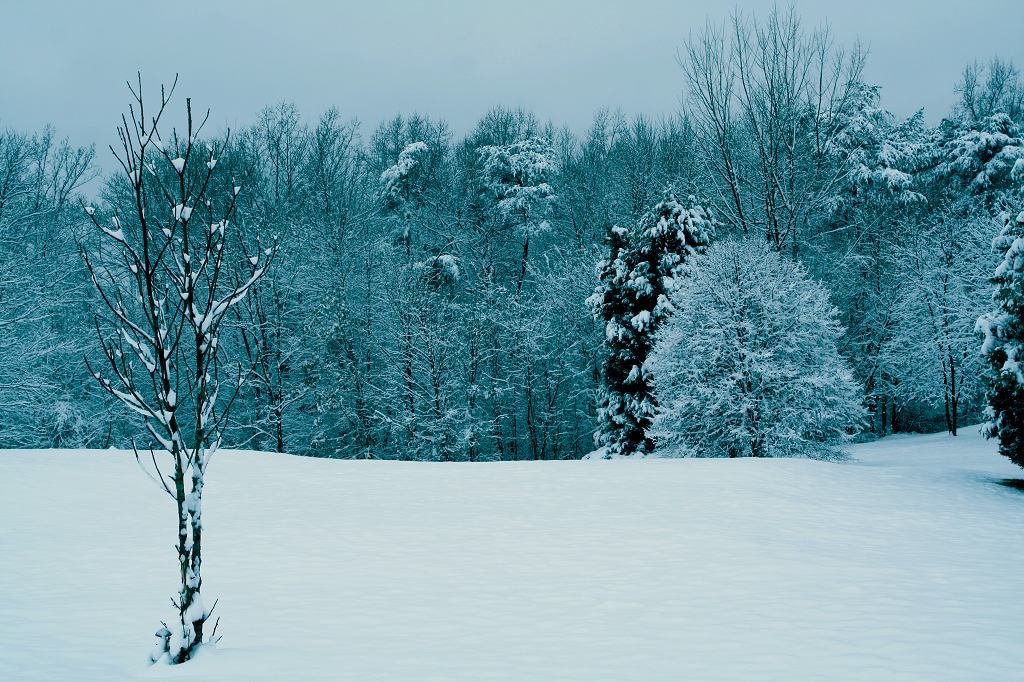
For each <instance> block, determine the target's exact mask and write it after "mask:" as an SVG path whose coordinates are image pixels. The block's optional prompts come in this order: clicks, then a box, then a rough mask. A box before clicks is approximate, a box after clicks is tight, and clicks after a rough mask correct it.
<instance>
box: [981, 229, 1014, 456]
mask: <svg viewBox="0 0 1024 682" xmlns="http://www.w3.org/2000/svg"><path fill="white" fill-rule="evenodd" d="M992 248H993V249H994V250H995V251H996V252H997V253H999V254H1000V255H1001V257H1002V258H1001V260H1000V263H999V265H998V267H997V268H996V271H995V276H994V277H993V278H992V279H993V282H994V283H995V285H996V292H995V295H994V299H995V304H996V309H995V310H994V311H993V312H990V313H987V314H985V315H983V316H982V317H981V318H979V319H978V329H979V330H980V331H981V332H982V333H983V334H984V342H983V344H982V348H981V352H982V355H984V356H985V359H986V360H987V361H988V365H989V377H988V404H989V408H988V415H989V417H990V419H991V421H990V422H989V423H988V425H987V429H986V431H987V433H988V435H990V436H995V437H997V438H998V439H999V451H1000V452H1001V453H1002V454H1004V455H1006V456H1007V457H1009V458H1010V459H1011V460H1012V461H1013V462H1014V463H1016V464H1018V465H1020V466H1022V467H1024V366H1022V363H1024V210H1022V211H1020V212H1019V213H1008V214H1006V215H1005V216H1004V225H1003V229H1002V231H1001V232H1000V233H999V236H998V237H997V238H996V239H995V240H994V241H993V242H992Z"/></svg>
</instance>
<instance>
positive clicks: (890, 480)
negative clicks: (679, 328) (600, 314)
mask: <svg viewBox="0 0 1024 682" xmlns="http://www.w3.org/2000/svg"><path fill="white" fill-rule="evenodd" d="M853 453H854V456H855V459H854V460H853V461H850V462H846V463H825V462H814V461H805V460H759V461H754V460H738V461H728V460H648V461H612V462H607V461H588V462H541V463H527V462H524V463H494V464H421V463H401V462H362V461H359V462H349V461H329V460H315V459H302V458H296V457H289V456H283V455H270V454H249V453H221V454H219V455H218V458H219V459H218V460H216V461H215V462H214V463H213V465H212V466H211V468H210V475H209V479H208V483H207V502H206V506H205V511H204V518H205V520H206V522H207V533H206V536H205V537H206V550H207V556H206V562H205V565H204V571H205V584H204V593H205V594H206V595H208V597H207V598H208V600H210V599H212V598H213V597H219V598H220V605H219V606H218V607H217V613H219V614H220V616H221V617H222V622H221V626H220V632H221V633H222V634H223V635H224V639H223V640H222V642H221V644H220V647H219V648H218V649H216V650H211V651H208V652H206V653H205V654H204V655H203V656H201V657H200V658H199V659H197V660H196V661H193V662H191V663H189V664H187V665H185V666H182V667H179V668H168V667H158V668H147V667H146V666H145V665H144V661H145V657H146V654H147V653H148V651H149V647H150V646H151V644H152V638H151V637H150V634H151V633H152V632H153V631H154V630H155V629H156V628H157V626H158V619H159V618H161V617H163V618H168V617H170V616H171V615H172V612H171V607H170V602H169V598H170V596H171V595H172V594H173V593H174V591H175V584H176V583H175V574H174V571H175V560H174V552H173V549H172V543H173V540H174V538H173V533H174V511H173V507H172V505H171V501H170V499H169V498H166V497H164V496H162V495H161V494H159V493H158V491H157V490H156V488H155V487H154V486H153V484H152V483H151V482H149V481H148V480H147V479H145V478H144V476H143V474H142V473H141V472H140V471H139V470H138V469H137V467H136V464H135V462H134V460H133V459H132V458H131V456H129V455H126V454H125V453H122V452H106V451H104V452H100V451H35V452H14V451H4V452H0V514H2V518H3V524H2V526H0V679H2V680H22V679H38V680H100V679H103V680H106V679H112V680H113V679H116V680H122V679H124V680H130V679H142V680H151V679H163V678H166V677H170V678H183V679H189V680H307V679H343V680H360V681H368V680H474V681H475V680H588V681H589V680H683V679H687V680H740V679H743V680H819V679H820V680H899V679H908V680H1013V679H1022V677H1024V641H1022V639H1021V633H1024V539H1022V530H1024V493H1022V492H1019V491H1017V490H1014V489H1011V488H1008V487H1005V486H1002V485H1000V484H998V483H997V482H996V481H997V480H998V479H1001V478H1004V477H1010V476H1024V471H1020V470H1017V469H1015V468H1014V467H1013V466H1012V465H1010V464H1009V463H1008V462H1005V461H1004V460H1003V459H1002V458H1000V457H998V456H997V455H996V454H994V446H993V444H991V443H986V442H984V441H982V440H981V439H980V437H978V436H977V435H976V433H975V431H974V430H965V432H964V435H961V436H960V437H959V438H956V439H953V438H950V437H947V436H923V437H902V438H890V439H886V440H884V441H881V442H879V443H875V444H870V445H863V446H857V447H855V448H854V449H853Z"/></svg>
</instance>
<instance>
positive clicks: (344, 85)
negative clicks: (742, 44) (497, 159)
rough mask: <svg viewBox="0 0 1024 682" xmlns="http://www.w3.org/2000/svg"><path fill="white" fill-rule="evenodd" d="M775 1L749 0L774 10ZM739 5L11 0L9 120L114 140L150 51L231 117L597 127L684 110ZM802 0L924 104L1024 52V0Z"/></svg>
mask: <svg viewBox="0 0 1024 682" xmlns="http://www.w3.org/2000/svg"><path fill="white" fill-rule="evenodd" d="M770 4H771V2H770V1H761V0H751V1H743V2H739V3H738V4H737V5H736V6H739V7H740V8H742V9H743V10H744V11H749V12H754V13H758V14H762V15H763V14H764V12H765V11H766V9H767V8H768V7H769V6H770ZM732 6H733V5H730V4H727V3H716V2H710V1H707V0H705V1H703V2H694V1H692V0H678V1H675V2H673V1H671V0H629V1H628V2H603V1H601V0H591V1H590V2H585V1H575V0H573V1H571V2H570V1H566V2H558V1H557V0H548V1H547V2H543V1H538V0H519V1H518V2H513V1H506V2H484V1H483V0H476V1H473V0H466V1H454V0H453V1H450V2H444V1H440V0H439V1H436V2H413V1H411V0H410V1H406V2H402V1H399V0H390V1H385V0H371V1H369V2H360V3H356V2H343V1H338V2H328V1H326V0H324V1H322V2H302V1H300V0H292V1H291V2H264V1H257V0H222V1H215V0H207V1H206V2H201V1H193V0H173V1H170V2H151V1H149V0H134V1H132V2H114V1H106V0H91V1H88V2H84V1H83V2H78V1H76V2H71V1H70V0H69V1H67V2H56V1H50V2H47V1H46V0H36V1H28V0H24V1H17V0H0V9H2V11H0V127H13V128H17V129H22V130H31V129H38V128H39V127H41V126H42V125H43V124H44V123H52V124H54V125H55V126H56V127H57V129H58V131H59V132H60V133H61V134H64V135H68V136H69V137H70V138H71V139H72V141H73V142H76V143H89V142H97V143H98V147H99V148H100V149H101V150H102V149H105V147H106V145H107V144H108V143H110V142H111V141H113V139H114V138H113V130H114V125H115V123H116V122H117V117H118V114H119V112H120V111H122V109H123V108H124V107H125V106H126V104H127V101H128V99H127V95H128V93H127V90H126V89H125V86H124V80H125V79H126V78H128V77H134V73H135V71H136V69H141V71H142V74H143V78H144V83H145V84H150V85H156V84H157V83H159V82H160V81H162V80H163V81H169V80H170V79H172V78H173V76H174V73H175V72H179V73H180V74H181V80H180V85H179V94H181V95H189V96H191V97H192V98H193V102H194V103H195V104H196V105H198V106H202V107H204V108H205V107H210V108H212V110H213V113H212V121H213V123H214V124H215V125H216V126H217V127H218V128H220V127H223V126H224V125H230V126H232V127H237V126H238V125H240V124H246V123H249V122H251V121H252V119H253V118H254V116H255V113H256V112H257V111H258V110H259V109H260V108H262V107H263V106H265V105H267V104H271V103H274V102H279V101H281V100H290V101H294V102H295V103H296V104H297V105H298V106H299V108H300V110H301V111H302V112H303V114H304V115H305V116H306V117H307V118H308V119H312V118H314V117H315V116H317V115H318V114H319V113H320V112H321V111H323V110H324V109H325V108H327V107H329V106H332V105H333V106H337V107H338V108H339V109H340V110H341V111H342V113H343V114H344V115H345V116H346V117H351V116H355V117H358V118H359V119H360V120H361V121H362V122H363V126H364V132H369V131H370V130H372V128H373V127H374V126H375V125H376V124H377V123H378V122H379V121H381V120H382V119H384V118H387V117H390V116H393V115H395V114H398V113H409V112H412V111H419V112H422V113H426V114H430V115H431V116H435V117H440V118H444V119H446V120H448V121H449V123H451V125H452V127H453V129H454V131H455V132H456V133H463V132H466V131H468V130H469V129H470V128H471V127H472V125H473V123H474V122H475V121H476V120H477V119H478V118H479V117H480V115H481V114H483V113H484V112H485V111H486V110H487V109H488V108H490V107H491V106H493V105H496V104H503V105H508V106H523V107H527V108H529V109H532V110H534V111H535V112H536V113H537V114H538V115H539V116H540V117H541V118H542V119H548V118H550V119H552V120H554V121H555V122H557V123H566V124H568V125H569V126H570V127H572V128H573V129H574V130H577V131H582V130H585V129H586V127H587V125H588V123H589V121H590V119H591V117H592V115H593V113H594V111H595V110H596V109H598V108H600V107H610V108H613V109H614V108H621V109H622V110H623V111H625V112H626V113H629V114H633V113H644V114H650V115H655V116H660V115H666V114H670V113H673V112H675V111H678V109H679V102H680V96H681V87H682V84H681V74H680V72H679V67H678V65H677V64H676V61H675V54H676V50H677V48H678V47H679V46H680V45H681V44H682V43H683V42H684V41H685V39H686V37H687V35H688V33H689V32H690V31H691V29H699V28H701V27H702V26H703V25H704V23H705V21H706V20H708V19H711V20H712V21H715V22H718V21H721V20H722V19H723V18H724V17H725V16H726V14H727V13H728V11H729V9H730V8H731V7H732ZM797 9H798V10H799V12H800V13H801V15H802V16H803V17H804V20H805V22H806V23H808V24H820V23H822V22H826V21H827V22H828V23H829V24H830V25H831V27H832V30H833V33H834V34H835V36H836V39H837V42H839V43H841V44H850V43H852V42H853V41H854V40H856V39H857V38H860V39H861V40H862V41H863V42H865V43H866V44H867V45H868V46H869V48H870V51H871V54H870V58H869V61H868V69H867V78H868V80H869V81H871V82H874V83H877V84H879V85H881V86H882V93H883V104H884V105H885V106H886V107H888V108H889V109H892V110H893V111H895V112H896V113H898V114H900V115H908V114H910V113H913V111H915V110H916V109H918V108H920V107H924V108H925V109H926V114H927V116H928V118H929V120H932V121H935V120H938V119H939V118H941V116H942V115H944V114H945V113H946V112H947V111H948V110H949V107H950V105H951V104H952V102H953V97H954V95H953V92H952V90H953V86H954V84H955V82H956V81H957V78H958V77H959V74H960V71H961V69H962V68H963V66H964V64H965V63H967V62H969V61H971V60H973V59H983V60H987V59H988V58H989V57H991V56H992V55H995V54H999V55H1001V56H1003V57H1005V58H1009V59H1012V60H1013V61H1015V62H1016V63H1017V64H1018V65H1021V66H1024V40H1021V33H1022V30H1024V12H1022V10H1024V7H1022V2H1021V0H970V1H967V0H956V1H947V0H843V1H838V0H837V1H828V2H825V1H819V2H810V1H808V0H804V1H803V2H799V3H797ZM108 155H109V152H105V153H103V155H102V156H103V157H104V158H105V157H106V156H108ZM104 165H106V164H104Z"/></svg>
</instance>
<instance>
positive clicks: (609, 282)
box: [588, 191, 715, 456]
mask: <svg viewBox="0 0 1024 682" xmlns="http://www.w3.org/2000/svg"><path fill="white" fill-rule="evenodd" d="M714 232H715V223H714V219H713V218H712V217H711V215H710V213H709V212H708V211H707V210H706V209H705V208H704V207H703V206H701V205H699V204H698V203H697V202H696V199H695V198H694V197H692V196H691V197H689V198H688V199H686V200H685V201H680V200H678V199H677V198H676V195H675V194H674V193H673V192H671V191H669V192H667V193H666V195H665V196H664V198H663V199H662V201H660V202H659V203H658V204H657V205H656V206H655V207H654V208H653V209H652V210H650V211H649V212H648V213H646V214H644V216H643V217H642V218H641V219H640V220H639V221H638V222H637V223H636V224H634V225H633V226H632V227H629V228H625V227H619V226H613V227H612V228H611V229H610V230H609V234H608V248H609V258H608V259H607V260H604V261H602V262H601V263H600V264H599V265H598V268H599V269H600V277H601V283H600V284H599V285H598V287H597V288H596V290H595V291H594V294H593V295H592V296H591V297H590V298H589V299H588V303H589V305H590V307H591V309H592V311H593V313H594V316H595V317H596V318H598V320H600V321H602V322H604V333H605V334H604V341H605V357H604V362H603V371H602V383H601V394H600V397H599V407H598V432H597V434H596V436H595V441H596V444H597V445H598V447H599V448H605V449H606V450H605V453H606V454H607V456H616V455H635V454H641V455H643V454H647V453H649V452H651V450H652V449H653V447H654V441H653V439H652V438H651V435H650V433H649V432H648V431H649V429H650V425H651V420H652V419H653V417H654V414H655V408H656V406H657V402H656V400H655V397H654V394H653V386H652V383H651V376H650V371H649V370H648V369H647V367H646V365H645V363H646V361H647V356H648V353H649V352H650V349H651V346H652V344H653V340H654V335H655V333H656V332H657V331H658V329H659V327H660V326H661V325H662V323H663V322H664V321H665V319H666V318H667V317H668V315H669V314H670V313H671V312H672V309H673V308H672V303H671V298H672V296H673V292H674V291H675V290H676V288H677V287H679V286H680V284H681V282H682V280H683V279H684V278H685V277H686V274H687V270H688V267H689V265H690V261H691V260H692V259H693V258H694V257H695V256H696V255H697V254H699V253H701V252H702V251H703V250H704V248H705V247H706V246H707V245H708V243H709V242H710V240H711V238H712V237H713V236H714Z"/></svg>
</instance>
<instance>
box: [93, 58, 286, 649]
mask: <svg viewBox="0 0 1024 682" xmlns="http://www.w3.org/2000/svg"><path fill="white" fill-rule="evenodd" d="M175 83H177V81H176V80H175ZM129 89H130V90H131V91H132V95H133V98H134V102H133V104H132V105H131V106H130V107H129V110H128V113H127V115H125V116H124V117H123V118H122V121H123V123H122V126H120V127H118V137H119V139H120V144H121V149H120V150H119V151H118V152H114V154H115V156H116V157H117V160H118V162H119V163H120V166H121V170H122V172H123V176H121V181H122V183H123V184H121V185H120V187H121V189H122V190H123V191H124V193H125V194H126V195H127V196H129V197H130V199H131V203H130V208H129V209H127V210H122V209H121V208H120V207H119V204H117V203H115V204H114V207H113V208H112V210H110V215H107V216H103V217H101V211H100V210H98V209H96V208H94V207H92V206H85V207H84V208H85V212H86V213H87V214H88V216H89V217H90V219H91V220H92V223H93V224H94V225H95V227H96V228H97V229H98V230H99V232H100V234H101V236H102V237H104V239H103V241H102V243H101V244H99V245H97V246H96V247H94V248H92V249H86V248H84V247H83V249H82V255H83V257H84V259H85V263H86V266H87V267H88V269H89V273H90V275H91V277H92V281H93V284H94V285H95V287H96V289H97V291H98V292H99V295H100V297H101V298H102V300H103V303H104V304H105V307H106V310H105V311H104V312H103V313H102V314H97V317H96V330H97V333H98V335H99V339H100V344H101V346H102V350H103V355H104V364H105V365H106V368H105V369H103V368H100V367H94V366H92V365H91V363H90V367H89V369H90V371H91V372H92V373H93V374H94V376H95V378H96V379H97V380H98V381H99V382H100V385H101V386H102V387H103V388H104V389H105V390H106V391H108V392H109V393H110V394H111V395H112V396H114V397H115V398H117V399H118V400H120V401H121V402H122V403H123V404H124V405H125V406H126V407H127V408H129V409H130V410H132V411H133V412H135V413H137V414H138V415H140V416H141V418H142V420H143V423H144V424H145V428H146V431H147V434H148V437H147V438H146V439H145V440H147V441H148V443H149V445H148V448H145V449H148V456H147V457H145V461H146V462H147V464H150V465H151V468H147V467H144V468H146V470H147V473H149V475H150V477H151V478H152V479H153V480H154V481H155V482H156V484H157V485H158V486H159V487H160V489H161V490H162V491H164V492H165V493H166V494H167V495H168V496H170V497H171V499H173V500H174V503H175V518H176V524H177V555H178V556H177V560H178V568H179V574H180V580H181V584H180V588H179V590H178V594H177V598H176V599H174V600H172V601H173V602H174V604H175V606H176V609H177V620H176V622H175V623H174V624H173V625H172V626H170V627H168V626H167V625H166V624H164V627H162V628H161V629H160V630H159V631H158V632H157V637H158V642H157V644H156V646H155V647H154V649H153V651H152V653H151V655H150V660H151V661H153V662H156V661H158V660H161V659H165V658H166V660H167V661H169V662H171V663H182V662H184V661H186V660H188V659H189V658H191V657H192V656H193V654H194V653H195V651H196V649H197V648H198V647H199V646H201V645H202V644H203V643H204V641H207V640H206V639H204V638H212V637H213V636H214V634H215V632H216V626H214V628H213V630H214V632H208V631H207V630H206V628H205V625H206V622H207V619H208V618H209V617H210V614H211V612H212V611H213V608H214V606H215V603H214V605H211V606H207V605H206V603H205V602H204V600H203V596H202V573H201V568H202V534H203V517H202V509H203V488H204V478H205V475H206V471H207V466H208V465H209V462H210V459H211V457H212V456H213V455H214V454H215V453H216V451H217V449H218V448H219V447H220V444H221V436H222V433H223V430H224V426H225V422H226V419H227V415H228V411H229V408H230V406H231V402H232V400H233V398H234V394H235V392H236V391H237V386H238V384H239V382H240V379H241V377H242V375H243V371H242V368H241V367H239V368H238V372H237V374H235V373H234V372H231V371H230V370H229V369H228V368H227V367H226V366H225V363H224V359H223V358H222V357H221V353H220V348H221V346H220V345H219V340H220V335H221V331H222V324H223V322H224V320H225V317H226V315H227V313H228V312H229V310H230V309H231V308H232V306H234V305H237V304H238V303H239V302H240V301H241V300H242V299H243V298H245V296H246V294H247V292H249V291H250V290H251V289H252V288H253V286H254V285H255V284H256V283H257V282H258V281H259V280H260V279H261V278H262V277H263V276H264V275H265V274H266V272H267V268H268V267H269V266H270V263H271V261H272V260H273V257H274V255H275V253H276V251H277V245H276V242H275V243H274V244H272V245H269V246H266V247H265V248H264V247H259V248H257V249H255V250H253V251H252V252H251V253H249V254H247V253H232V252H233V251H234V249H233V248H231V247H229V246H228V244H229V239H228V237H229V235H231V233H232V231H233V229H234V226H233V224H232V218H233V215H234V211H235V203H236V199H237V196H238V194H239V192H240V191H241V187H239V186H238V185H236V184H235V183H234V180H233V179H231V178H226V177H223V172H218V171H217V160H218V154H219V152H220V151H221V149H222V148H223V144H215V145H208V146H207V147H206V148H205V150H204V149H201V148H200V144H199V142H198V137H199V134H200V133H201V131H202V128H203V125H204V124H205V122H206V120H207V118H208V117H209V114H208V113H207V116H206V118H204V119H203V121H202V122H200V123H199V124H198V125H196V124H195V122H194V121H193V118H192V105H191V100H186V106H185V113H186V128H185V131H184V133H185V134H184V135H179V133H178V132H177V131H176V130H175V131H173V132H172V133H171V134H170V135H169V136H165V135H164V134H163V133H161V130H160V124H161V119H162V118H163V116H164V113H165V112H166V110H167V105H168V102H169V99H170V96H171V95H172V94H173V91H174V87H173V86H172V87H171V88H170V91H168V92H165V91H164V90H163V89H161V93H160V102H159V106H158V107H157V108H156V111H155V113H153V114H150V111H148V110H147V109H146V108H145V104H144V101H143V95H142V82H141V78H140V79H139V82H138V84H137V86H136V87H132V86H131V85H129ZM111 149H112V151H113V148H111ZM243 258H244V259H245V261H246V262H248V263H249V264H250V265H251V266H252V269H251V270H250V271H249V274H248V276H247V278H246V279H244V280H241V281H236V282H232V281H230V280H229V279H228V275H227V272H226V271H227V266H228V262H229V259H238V260H241V259H243ZM133 449H134V451H135V456H136V459H137V460H138V461H139V464H140V466H143V461H144V458H143V456H142V455H141V453H140V447H138V446H137V445H136V443H135V441H134V439H133ZM161 463H162V464H161Z"/></svg>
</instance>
